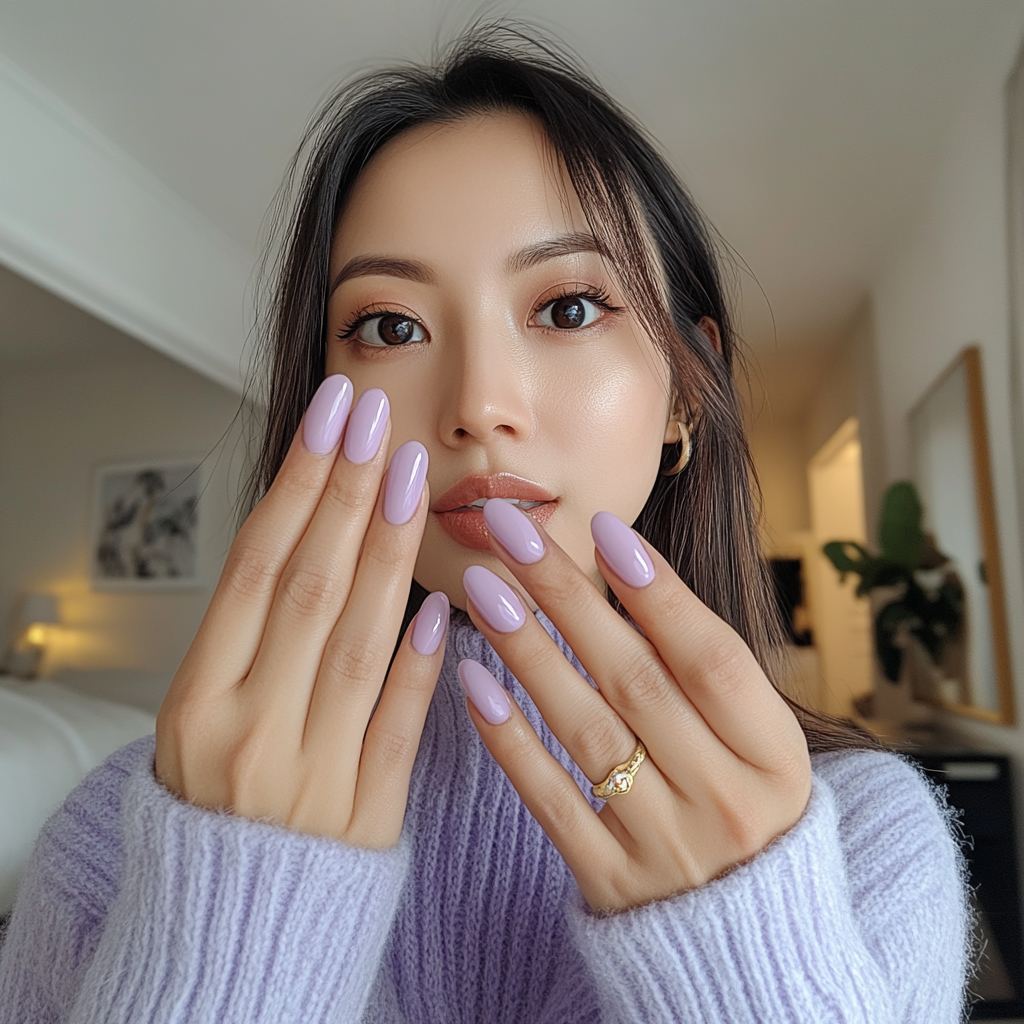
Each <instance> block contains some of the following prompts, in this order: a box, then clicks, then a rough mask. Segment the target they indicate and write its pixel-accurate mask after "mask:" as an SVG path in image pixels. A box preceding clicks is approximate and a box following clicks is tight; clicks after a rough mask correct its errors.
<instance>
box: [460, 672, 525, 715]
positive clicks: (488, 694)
mask: <svg viewBox="0 0 1024 1024" xmlns="http://www.w3.org/2000/svg"><path fill="white" fill-rule="evenodd" d="M459 682H460V683H462V688H463V689H464V690H465V691H466V696H467V697H469V699H470V700H471V701H472V702H473V707H475V708H476V709H477V711H479V712H480V714H481V715H483V716H484V718H486V719H487V721H488V722H490V723H491V725H501V724H502V723H503V722H507V721H508V720H509V717H510V716H511V714H512V702H511V701H510V700H509V697H508V694H507V693H506V692H505V691H504V690H503V689H502V687H501V684H500V683H499V682H498V680H497V679H495V678H494V676H492V675H491V673H490V672H488V671H487V669H485V668H484V667H483V665H481V664H480V662H479V661H473V660H472V659H470V658H466V659H465V660H464V661H460V662H459Z"/></svg>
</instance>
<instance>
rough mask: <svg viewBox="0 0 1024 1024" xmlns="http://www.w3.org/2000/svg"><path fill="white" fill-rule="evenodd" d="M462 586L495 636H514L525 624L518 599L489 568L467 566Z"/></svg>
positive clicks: (524, 616)
mask: <svg viewBox="0 0 1024 1024" xmlns="http://www.w3.org/2000/svg"><path fill="white" fill-rule="evenodd" d="M462 584H463V586H464V587H465V588H466V593H467V594H469V599H470V600H471V601H472V602H473V604H475V605H476V606H477V608H478V609H479V610H480V614H481V615H482V616H483V617H484V618H485V619H486V620H487V622H488V623H489V624H490V627H491V629H496V630H497V631H498V632H499V633H514V632H515V631H516V630H517V629H518V628H519V627H520V626H521V625H522V624H523V623H524V622H525V621H526V612H525V611H524V610H523V606H522V605H521V604H520V603H519V598H518V597H516V595H515V594H514V593H513V592H512V588H511V587H510V586H509V585H508V584H507V583H506V582H505V581H504V580H503V579H501V578H500V577H498V576H495V575H494V573H493V572H491V570H490V569H485V568H484V567H483V566H482V565H471V566H470V567H469V568H468V569H467V570H466V571H465V572H464V573H463V574H462Z"/></svg>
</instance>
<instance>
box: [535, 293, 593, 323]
mask: <svg viewBox="0 0 1024 1024" xmlns="http://www.w3.org/2000/svg"><path fill="white" fill-rule="evenodd" d="M600 316H601V310H600V308H599V307H598V306H597V305H595V304H594V303H593V302H591V301H590V300H588V299H585V298H584V297H583V296H582V295H563V296H561V297H560V298H557V299H553V300H552V301H551V302H549V303H548V304H547V305H546V306H545V307H544V308H543V309H542V310H541V311H540V313H539V314H538V316H537V319H538V320H539V322H540V323H541V324H542V325H543V326H544V327H555V328H557V329H558V330H562V331H571V330H575V329H576V328H579V327H589V326H590V325H591V324H592V323H595V322H596V321H597V320H598V318H599V317H600Z"/></svg>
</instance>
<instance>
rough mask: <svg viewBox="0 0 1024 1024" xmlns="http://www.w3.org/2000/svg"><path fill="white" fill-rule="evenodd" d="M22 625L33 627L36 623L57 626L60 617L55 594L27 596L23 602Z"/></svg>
mask: <svg viewBox="0 0 1024 1024" xmlns="http://www.w3.org/2000/svg"><path fill="white" fill-rule="evenodd" d="M19 618H20V619H21V624H22V625H23V626H31V625H34V624H35V623H43V624H45V625H57V624H58V623H59V622H60V615H59V614H58V613H57V598H56V597H54V596H53V594H26V595H25V596H24V597H23V598H22V601H21V615H20V616H19Z"/></svg>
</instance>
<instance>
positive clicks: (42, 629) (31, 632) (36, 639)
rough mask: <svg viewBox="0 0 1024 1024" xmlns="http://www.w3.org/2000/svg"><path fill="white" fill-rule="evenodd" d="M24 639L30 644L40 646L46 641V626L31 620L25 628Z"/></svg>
mask: <svg viewBox="0 0 1024 1024" xmlns="http://www.w3.org/2000/svg"><path fill="white" fill-rule="evenodd" d="M25 639H26V641H28V643H30V644H34V645H36V646H37V647H42V646H43V645H44V644H45V643H46V626H44V625H43V623H41V622H33V623H32V625H31V626H29V627H28V629H27V630H25Z"/></svg>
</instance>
